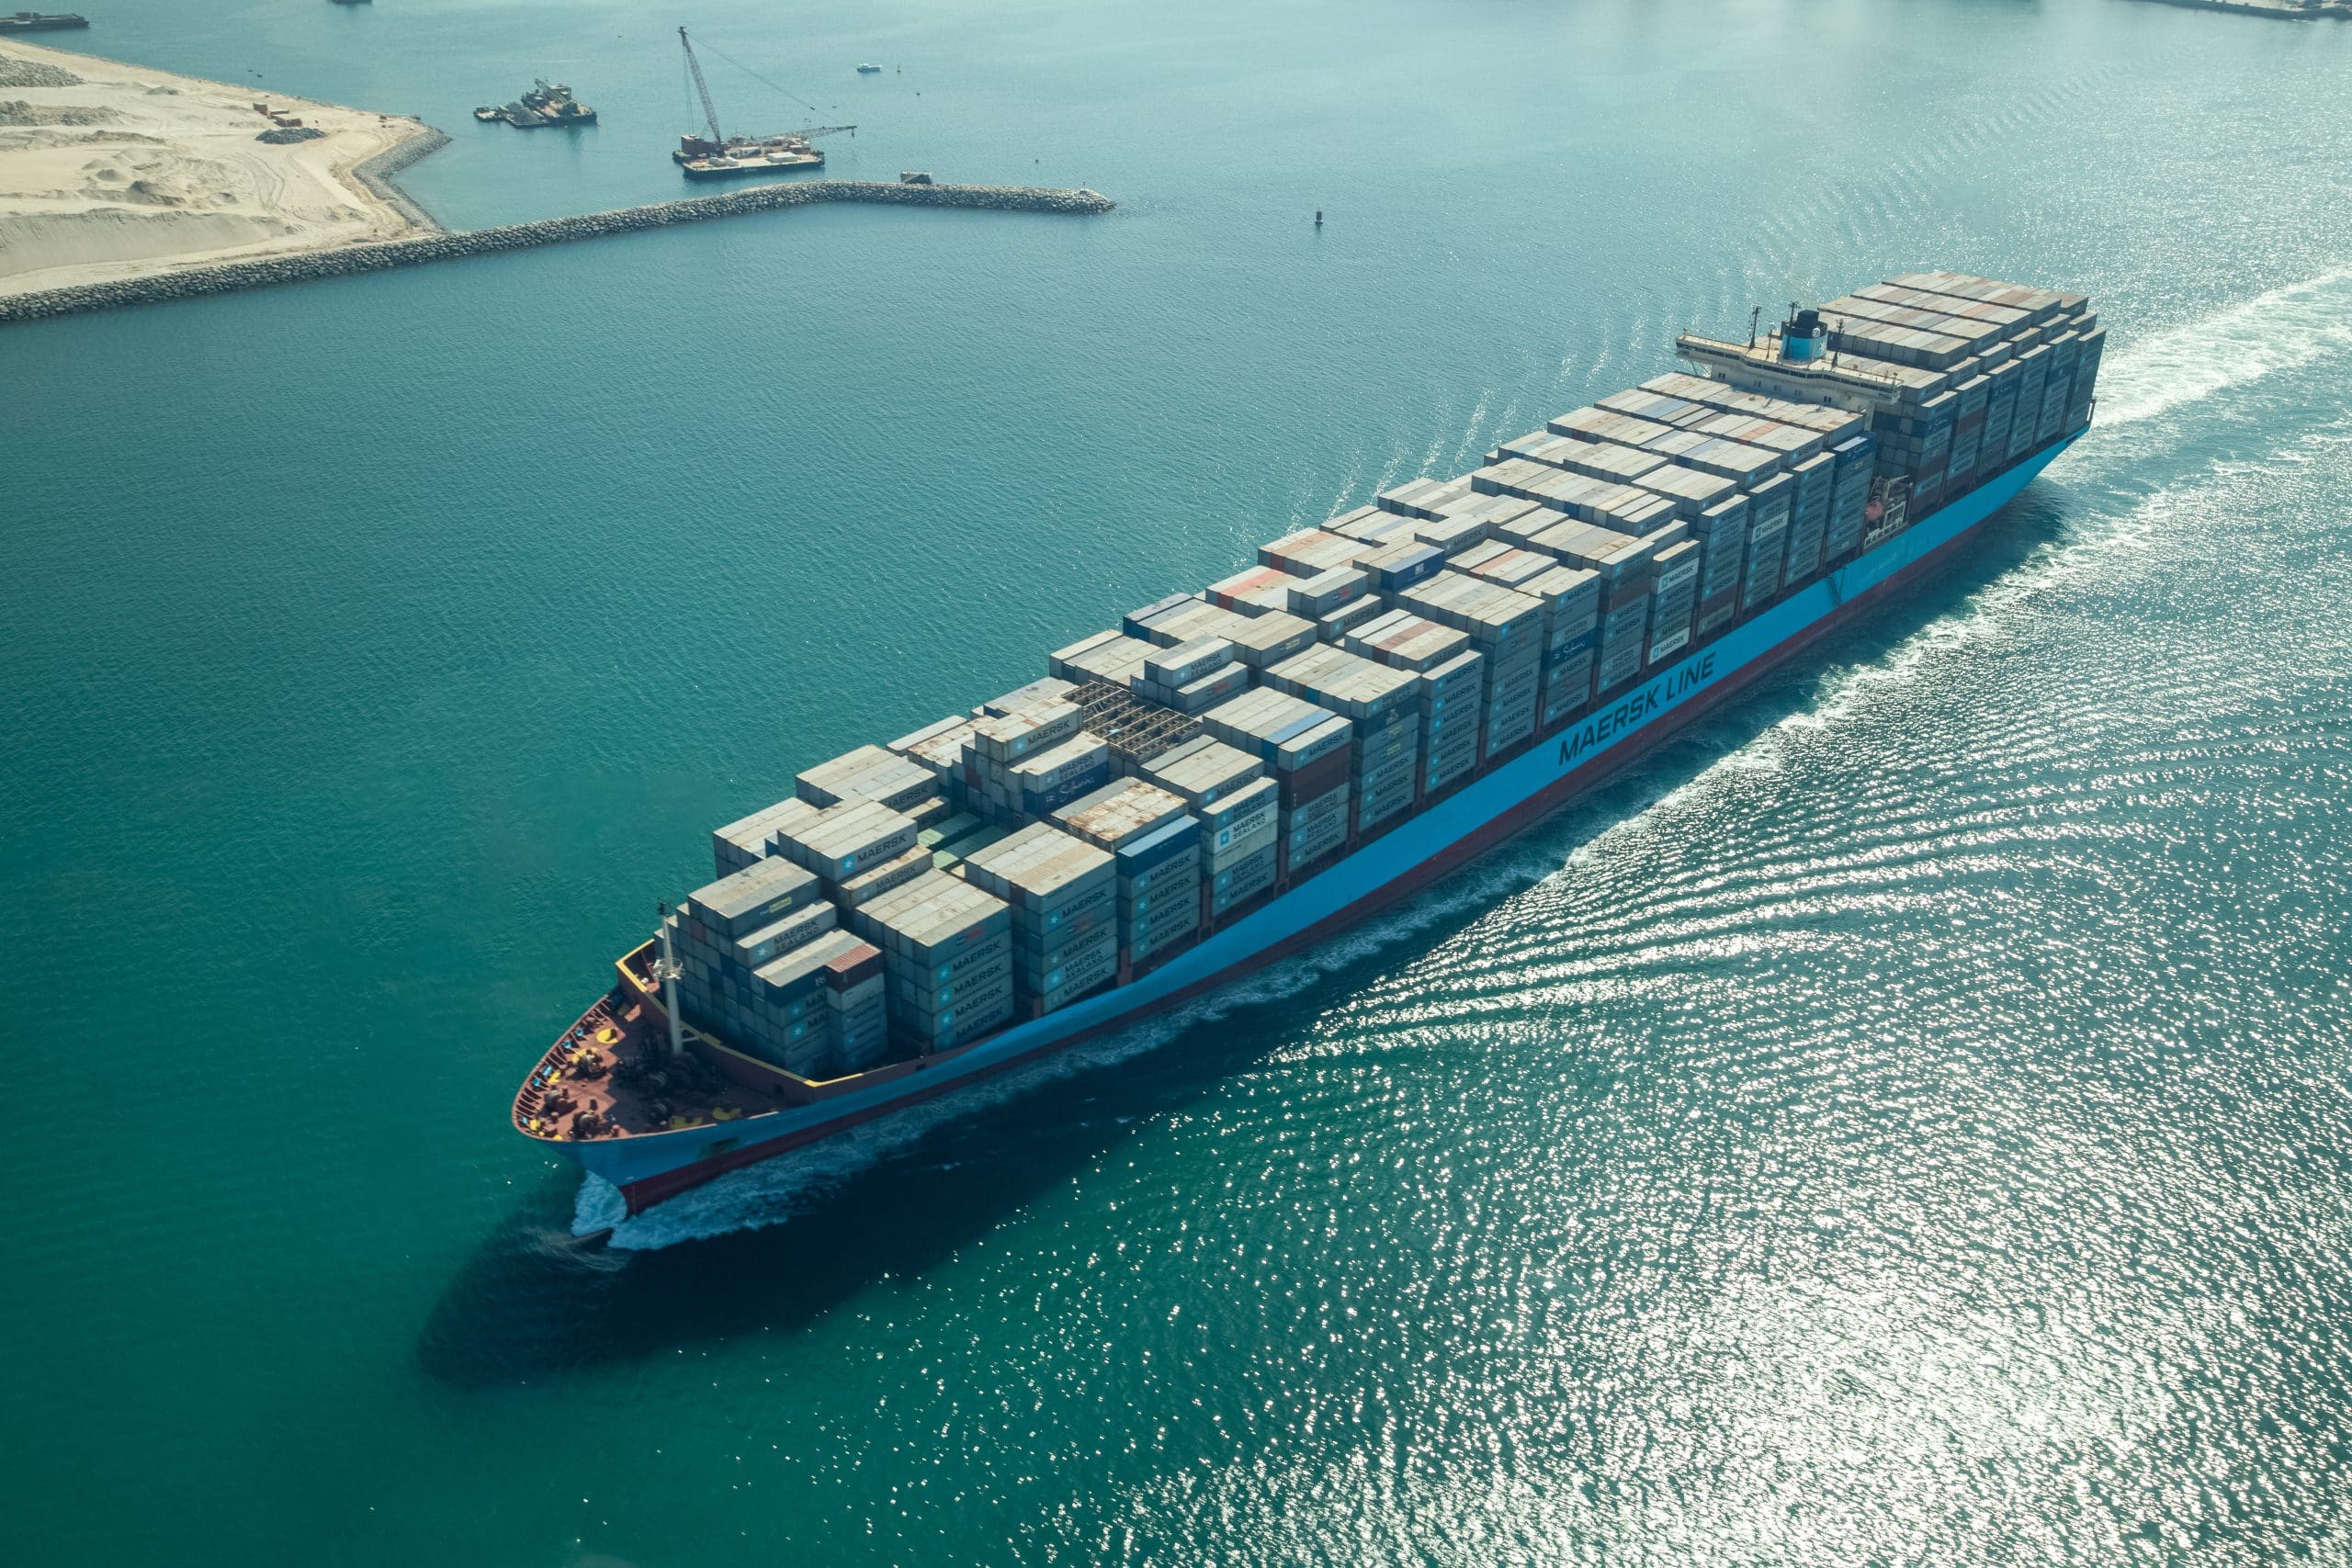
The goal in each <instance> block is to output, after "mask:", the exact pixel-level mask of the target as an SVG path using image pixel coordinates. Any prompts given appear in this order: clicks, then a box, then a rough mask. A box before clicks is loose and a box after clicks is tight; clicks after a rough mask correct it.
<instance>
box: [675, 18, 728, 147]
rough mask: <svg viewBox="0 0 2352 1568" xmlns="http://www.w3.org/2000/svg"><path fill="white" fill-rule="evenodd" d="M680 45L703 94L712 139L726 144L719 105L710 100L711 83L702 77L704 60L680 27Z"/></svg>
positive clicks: (697, 90) (699, 91)
mask: <svg viewBox="0 0 2352 1568" xmlns="http://www.w3.org/2000/svg"><path fill="white" fill-rule="evenodd" d="M678 47H679V48H681V49H683V50H684V51H686V69H687V70H688V71H691V72H693V73H694V77H695V92H696V93H698V94H700V95H701V96H702V115H703V118H705V119H706V120H708V121H709V122H710V139H711V141H714V142H718V143H720V144H722V145H723V144H724V143H725V142H726V141H727V138H726V137H724V136H722V135H720V134H719V130H718V106H717V105H716V104H713V103H712V102H711V101H710V84H709V83H707V82H705V81H704V80H703V79H702V62H701V61H699V60H696V59H695V46H694V45H693V44H691V43H689V42H688V41H687V40H686V29H685V28H679V29H678Z"/></svg>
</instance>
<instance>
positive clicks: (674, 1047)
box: [653, 28, 691, 1056]
mask: <svg viewBox="0 0 2352 1568" xmlns="http://www.w3.org/2000/svg"><path fill="white" fill-rule="evenodd" d="M678 31H679V32H680V33H682V34H683V33H684V31H685V28H679V29H678ZM689 58H691V57H689ZM654 908H657V909H659V910H660V911H661V912H662V921H661V924H660V925H659V926H658V927H657V928H656V930H657V931H659V932H660V934H661V937H662V957H661V959H660V961H659V962H658V963H656V964H654V966H653V972H654V973H655V974H656V975H658V976H661V977H662V1011H663V1012H665V1013H667V1014H669V1015H670V1055H673V1056H683V1055H685V1051H686V1042H685V1037H684V1034H682V1033H681V1032H680V1031H679V1027H678V959H677V955H676V954H675V953H673V952H672V951H671V950H670V908H669V906H668V905H666V904H657V905H655V906H654Z"/></svg>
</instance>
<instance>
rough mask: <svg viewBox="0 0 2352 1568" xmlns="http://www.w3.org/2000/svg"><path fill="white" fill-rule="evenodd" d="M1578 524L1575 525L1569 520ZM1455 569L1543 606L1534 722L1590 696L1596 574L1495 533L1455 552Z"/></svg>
mask: <svg viewBox="0 0 2352 1568" xmlns="http://www.w3.org/2000/svg"><path fill="white" fill-rule="evenodd" d="M1571 526H1581V525H1571ZM1452 565H1453V568H1454V569H1455V570H1459V571H1466V572H1468V573H1469V574H1470V575H1471V576H1473V577H1481V578H1484V579H1486V580H1487V581H1489V582H1498V583H1500V584H1502V585H1503V586H1504V587H1505V588H1509V589H1510V590H1512V591H1513V592H1519V593H1524V594H1526V595H1527V596H1528V597H1529V598H1531V599H1534V600H1536V601H1537V602H1539V603H1540V604H1543V606H1544V685H1543V692H1542V694H1541V696H1540V697H1539V698H1538V706H1539V712H1538V716H1537V720H1536V728H1539V729H1543V728H1549V727H1550V726H1552V725H1554V724H1556V723H1558V722H1559V721H1560V720H1561V719H1564V718H1566V717H1567V716H1570V715H1572V714H1576V713H1580V712H1582V711H1583V710H1584V708H1585V706H1586V705H1587V704H1589V702H1591V700H1592V688H1593V672H1594V670H1595V669H1596V668H1597V667H1598V663H1599V654H1600V573H1598V572H1596V571H1593V570H1589V569H1588V568H1584V567H1572V566H1563V565H1562V564H1561V563H1560V560H1559V558H1557V557H1555V556H1551V555H1547V554H1545V553H1544V552H1543V551H1542V550H1538V549H1530V548H1522V547H1519V546H1516V545H1512V544H1510V543H1507V542H1505V541H1503V540H1500V539H1489V540H1487V541H1486V542H1485V543H1483V544H1478V545H1473V546H1471V547H1469V548H1468V549H1465V550H1463V551H1462V552H1461V553H1459V554H1458V555H1456V556H1455V557H1454V558H1453V562H1452Z"/></svg>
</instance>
